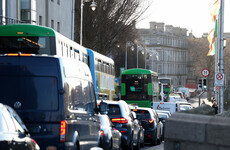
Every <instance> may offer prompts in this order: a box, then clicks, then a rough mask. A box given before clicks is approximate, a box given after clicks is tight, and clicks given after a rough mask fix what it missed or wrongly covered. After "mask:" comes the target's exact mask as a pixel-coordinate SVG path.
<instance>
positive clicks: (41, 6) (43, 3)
mask: <svg viewBox="0 0 230 150" xmlns="http://www.w3.org/2000/svg"><path fill="white" fill-rule="evenodd" d="M72 10H73V0H0V25H5V24H15V23H30V24H37V25H42V26H47V27H51V28H53V29H54V30H56V31H58V32H60V33H61V34H63V35H64V36H66V37H68V38H71V37H72V33H73V32H72V24H73V22H72V21H73V20H72V18H73V13H72V12H73V11H72Z"/></svg>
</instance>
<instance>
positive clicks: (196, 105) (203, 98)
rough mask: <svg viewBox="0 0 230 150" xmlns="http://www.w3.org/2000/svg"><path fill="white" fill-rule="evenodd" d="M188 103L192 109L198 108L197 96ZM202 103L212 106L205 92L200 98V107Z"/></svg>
mask: <svg viewBox="0 0 230 150" xmlns="http://www.w3.org/2000/svg"><path fill="white" fill-rule="evenodd" d="M188 102H189V103H191V104H192V106H193V107H199V95H196V96H194V97H190V99H189V101H188ZM202 103H204V104H206V105H210V106H212V102H210V101H209V100H208V99H207V92H204V94H202V95H201V97H200V105H202Z"/></svg>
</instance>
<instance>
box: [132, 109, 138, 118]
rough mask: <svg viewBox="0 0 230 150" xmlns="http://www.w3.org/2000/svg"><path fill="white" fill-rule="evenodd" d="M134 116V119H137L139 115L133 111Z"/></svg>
mask: <svg viewBox="0 0 230 150" xmlns="http://www.w3.org/2000/svg"><path fill="white" fill-rule="evenodd" d="M132 115H133V118H134V119H137V115H136V113H135V112H133V111H132Z"/></svg>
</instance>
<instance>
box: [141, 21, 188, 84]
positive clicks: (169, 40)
mask: <svg viewBox="0 0 230 150" xmlns="http://www.w3.org/2000/svg"><path fill="white" fill-rule="evenodd" d="M137 30H138V32H139V36H140V39H139V42H140V43H143V44H144V45H145V46H146V52H147V53H146V55H147V57H146V68H147V69H151V70H153V71H158V73H159V77H169V78H172V84H173V86H174V87H177V86H185V83H186V79H187V78H188V75H189V74H190V73H189V72H190V71H191V68H190V67H189V66H190V65H189V62H190V59H189V51H188V41H187V39H188V36H187V30H186V29H185V28H179V27H173V26H172V25H165V24H164V23H157V22H150V28H149V29H137Z"/></svg>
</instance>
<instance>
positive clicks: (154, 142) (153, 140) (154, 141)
mask: <svg viewBox="0 0 230 150" xmlns="http://www.w3.org/2000/svg"><path fill="white" fill-rule="evenodd" d="M151 145H153V146H155V145H157V134H155V136H154V137H153V139H152V142H151Z"/></svg>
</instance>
